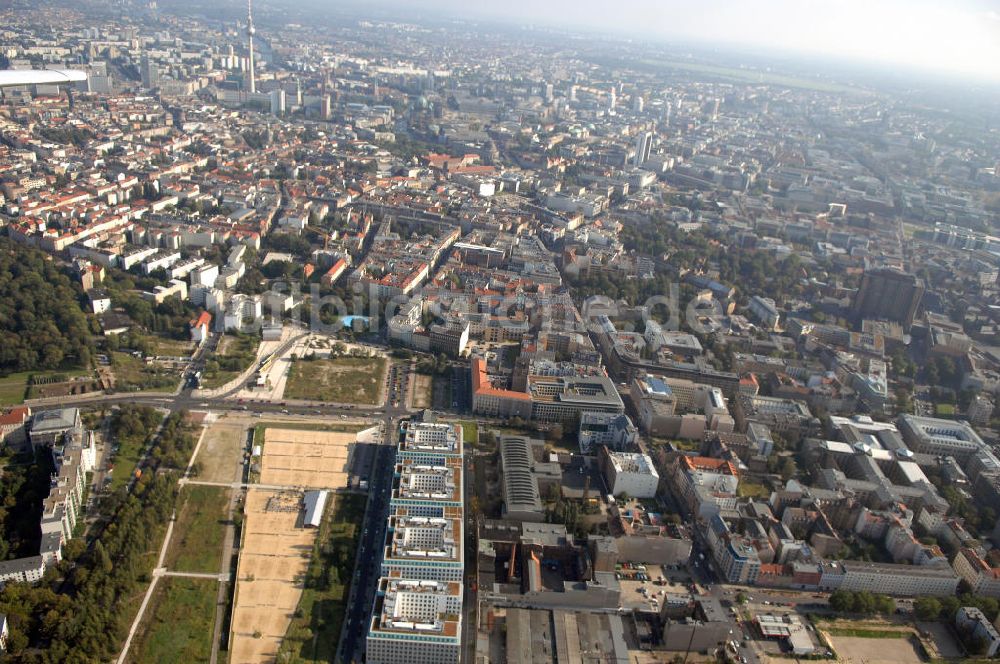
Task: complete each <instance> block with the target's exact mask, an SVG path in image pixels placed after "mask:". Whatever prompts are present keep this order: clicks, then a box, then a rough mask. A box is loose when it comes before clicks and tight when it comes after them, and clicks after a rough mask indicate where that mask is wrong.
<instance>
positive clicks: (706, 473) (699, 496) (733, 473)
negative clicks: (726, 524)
mask: <svg viewBox="0 0 1000 664" xmlns="http://www.w3.org/2000/svg"><path fill="white" fill-rule="evenodd" d="M671 477H672V479H673V482H674V486H675V489H676V492H677V493H678V494H679V495H681V496H682V497H683V498H684V500H685V502H686V503H687V505H688V508H689V509H690V510H691V511H692V512H693V513H695V514H697V515H698V516H700V517H701V518H703V519H709V518H711V517H712V516H715V515H716V514H719V513H721V512H729V511H732V510H735V509H736V497H737V496H736V490H737V488H738V487H739V484H740V478H739V471H738V470H737V469H736V466H735V465H734V464H733V462H732V461H729V460H727V459H715V458H712V457H689V456H681V457H679V458H678V460H677V462H676V463H675V464H674V466H673V468H672V472H671Z"/></svg>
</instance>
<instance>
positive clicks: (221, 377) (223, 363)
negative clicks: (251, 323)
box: [201, 334, 260, 389]
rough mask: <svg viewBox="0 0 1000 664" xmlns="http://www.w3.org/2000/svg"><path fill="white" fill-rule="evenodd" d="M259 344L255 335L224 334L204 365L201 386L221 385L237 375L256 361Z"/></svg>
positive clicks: (258, 338) (209, 387)
mask: <svg viewBox="0 0 1000 664" xmlns="http://www.w3.org/2000/svg"><path fill="white" fill-rule="evenodd" d="M259 346H260V337H257V336H252V335H249V334H241V335H231V334H227V335H226V336H224V337H223V338H222V340H221V341H219V347H218V348H217V349H216V351H215V356H214V358H212V359H210V360H209V361H208V362H207V363H206V365H205V366H206V369H205V371H204V372H203V375H202V379H201V386H202V387H203V388H205V389H211V388H215V387H221V386H223V385H225V384H226V383H228V382H229V381H231V380H232V379H234V378H236V377H237V376H239V375H240V374H241V373H243V372H244V371H246V370H247V369H248V368H249V367H250V365H252V364H253V363H254V362H255V361H256V359H257V348H258V347H259ZM210 367H213V368H211V369H210ZM214 367H218V368H214Z"/></svg>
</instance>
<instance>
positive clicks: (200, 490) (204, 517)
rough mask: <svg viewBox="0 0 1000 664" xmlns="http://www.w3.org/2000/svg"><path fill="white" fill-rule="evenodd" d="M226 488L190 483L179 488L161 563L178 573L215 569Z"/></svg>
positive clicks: (213, 571) (223, 529)
mask: <svg viewBox="0 0 1000 664" xmlns="http://www.w3.org/2000/svg"><path fill="white" fill-rule="evenodd" d="M228 493H229V489H226V488H224V487H218V486H199V485H196V484H190V485H187V486H185V487H183V488H182V489H181V493H180V500H179V501H178V508H177V520H176V521H175V522H174V532H173V536H172V537H171V540H170V549H169V550H168V551H167V557H166V560H165V564H166V567H167V569H169V570H174V571H178V572H208V573H210V574H214V573H216V572H218V571H219V561H220V560H221V559H222V540H223V537H224V536H225V533H226V523H225V520H226V508H227V507H228V504H229V497H228V495H227V494H228Z"/></svg>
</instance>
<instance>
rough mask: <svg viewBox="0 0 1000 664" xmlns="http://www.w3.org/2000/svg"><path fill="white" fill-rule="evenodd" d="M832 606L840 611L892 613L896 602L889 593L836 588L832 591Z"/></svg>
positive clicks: (869, 613) (867, 613)
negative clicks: (882, 593) (878, 593)
mask: <svg viewBox="0 0 1000 664" xmlns="http://www.w3.org/2000/svg"><path fill="white" fill-rule="evenodd" d="M830 608H831V609H833V610H834V611H837V612H840V613H860V614H863V615H872V614H875V613H892V612H893V611H895V610H896V602H894V601H893V599H892V598H891V597H889V596H888V595H876V594H873V593H870V592H868V591H867V590H861V591H859V592H853V591H850V590H834V591H833V592H832V593H830Z"/></svg>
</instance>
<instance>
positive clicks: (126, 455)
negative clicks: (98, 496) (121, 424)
mask: <svg viewBox="0 0 1000 664" xmlns="http://www.w3.org/2000/svg"><path fill="white" fill-rule="evenodd" d="M152 434H153V430H150V431H149V432H148V435H147V436H129V437H127V438H118V439H117V440H116V441H115V442H117V444H118V445H119V447H118V451H117V452H115V453H114V458H113V459H112V462H111V463H112V464H114V472H112V473H111V487H110V488H111V491H112V492H113V491H115V490H116V489H118V487H120V486H125V485H126V484H128V481H129V479H131V477H132V473H134V472H135V467H136V464H138V463H139V459H140V458H141V457H142V452H143V450H145V449H146V446H147V445H148V444H149V441H148V440H147V438H148V436H149V435H152Z"/></svg>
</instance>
